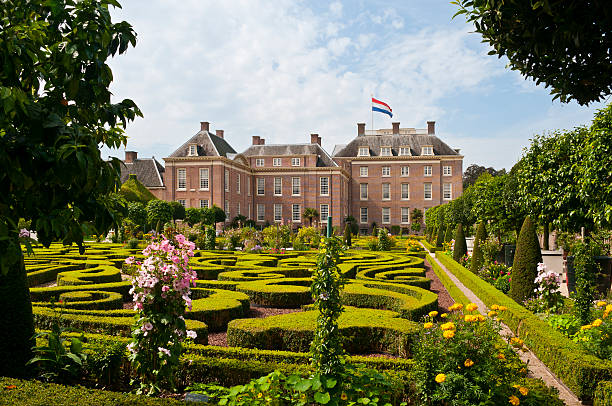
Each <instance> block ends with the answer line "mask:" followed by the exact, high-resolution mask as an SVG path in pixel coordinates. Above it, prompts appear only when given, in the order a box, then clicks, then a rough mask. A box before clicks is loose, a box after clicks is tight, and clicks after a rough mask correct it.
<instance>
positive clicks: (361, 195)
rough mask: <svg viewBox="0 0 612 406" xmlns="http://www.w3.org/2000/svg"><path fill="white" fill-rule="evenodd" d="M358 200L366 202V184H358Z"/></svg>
mask: <svg viewBox="0 0 612 406" xmlns="http://www.w3.org/2000/svg"><path fill="white" fill-rule="evenodd" d="M359 198H360V199H361V200H368V184H367V183H360V184H359Z"/></svg>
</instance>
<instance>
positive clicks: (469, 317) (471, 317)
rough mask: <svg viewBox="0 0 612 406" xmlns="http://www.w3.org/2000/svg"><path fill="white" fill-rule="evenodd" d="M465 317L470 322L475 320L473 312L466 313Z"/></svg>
mask: <svg viewBox="0 0 612 406" xmlns="http://www.w3.org/2000/svg"><path fill="white" fill-rule="evenodd" d="M463 319H464V320H465V321H466V322H467V323H470V322H472V321H474V316H472V315H471V314H466V315H465V316H464V317H463Z"/></svg>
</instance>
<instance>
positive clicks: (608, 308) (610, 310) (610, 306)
mask: <svg viewBox="0 0 612 406" xmlns="http://www.w3.org/2000/svg"><path fill="white" fill-rule="evenodd" d="M606 311H607V312H612V304H609V305H607V306H606Z"/></svg>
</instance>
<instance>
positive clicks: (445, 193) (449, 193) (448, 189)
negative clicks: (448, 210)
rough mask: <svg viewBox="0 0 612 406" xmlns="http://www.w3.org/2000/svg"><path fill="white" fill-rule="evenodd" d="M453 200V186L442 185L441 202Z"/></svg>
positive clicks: (448, 184)
mask: <svg viewBox="0 0 612 406" xmlns="http://www.w3.org/2000/svg"><path fill="white" fill-rule="evenodd" d="M452 198H453V184H452V183H444V184H442V200H452Z"/></svg>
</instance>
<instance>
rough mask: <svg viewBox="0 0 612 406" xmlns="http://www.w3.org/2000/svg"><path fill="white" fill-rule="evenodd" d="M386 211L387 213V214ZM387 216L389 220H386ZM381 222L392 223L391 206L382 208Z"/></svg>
mask: <svg viewBox="0 0 612 406" xmlns="http://www.w3.org/2000/svg"><path fill="white" fill-rule="evenodd" d="M385 212H386V214H385ZM385 217H387V221H385ZM380 220H381V223H382V224H391V207H383V208H382V210H381V219H380Z"/></svg>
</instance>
